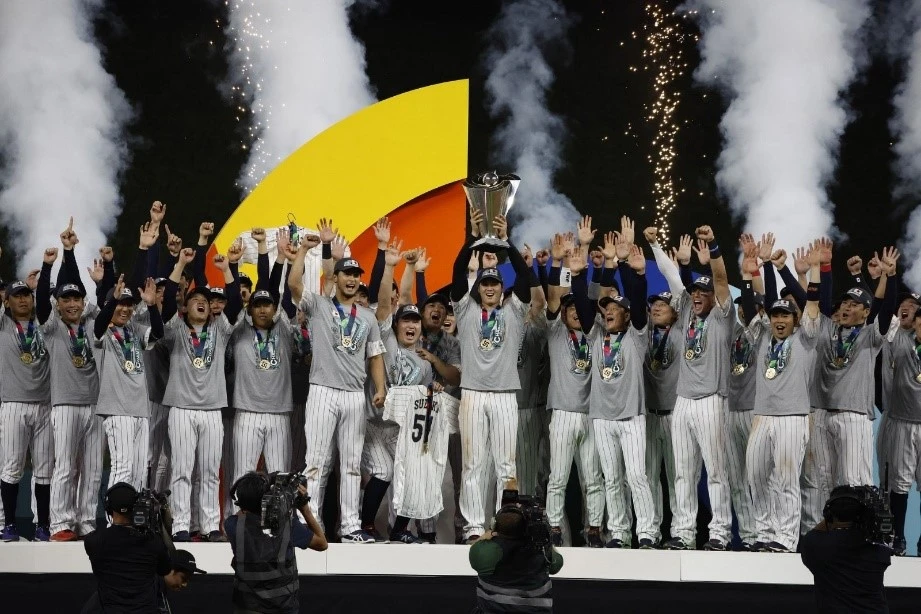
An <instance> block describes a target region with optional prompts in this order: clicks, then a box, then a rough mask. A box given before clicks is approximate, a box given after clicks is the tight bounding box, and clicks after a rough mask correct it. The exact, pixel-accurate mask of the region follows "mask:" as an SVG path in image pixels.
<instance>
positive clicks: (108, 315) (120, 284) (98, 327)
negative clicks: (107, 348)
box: [93, 275, 125, 339]
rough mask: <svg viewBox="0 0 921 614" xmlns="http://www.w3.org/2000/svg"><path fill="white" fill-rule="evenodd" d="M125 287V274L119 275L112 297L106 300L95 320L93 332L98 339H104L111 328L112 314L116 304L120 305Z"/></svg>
mask: <svg viewBox="0 0 921 614" xmlns="http://www.w3.org/2000/svg"><path fill="white" fill-rule="evenodd" d="M124 288H125V276H124V275H119V277H118V281H116V282H115V286H114V287H113V291H112V298H111V299H109V300H108V301H105V304H104V305H103V306H102V309H100V310H99V314H98V315H97V316H96V320H95V321H94V322H93V334H94V335H95V336H96V338H97V339H102V336H103V335H105V334H106V330H107V329H108V328H109V324H111V323H112V316H113V315H115V306H116V305H118V297H119V296H121V293H122V290H123V289H124Z"/></svg>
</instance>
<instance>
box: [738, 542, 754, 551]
mask: <svg viewBox="0 0 921 614" xmlns="http://www.w3.org/2000/svg"><path fill="white" fill-rule="evenodd" d="M752 548H754V545H753V544H750V543H748V542H742V544H741V545H740V546H739V552H751V551H752Z"/></svg>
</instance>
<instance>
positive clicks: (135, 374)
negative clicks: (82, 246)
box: [93, 276, 163, 488]
mask: <svg viewBox="0 0 921 614" xmlns="http://www.w3.org/2000/svg"><path fill="white" fill-rule="evenodd" d="M140 297H141V299H142V300H143V301H144V302H145V303H146V304H147V311H148V312H149V318H150V326H144V325H141V324H139V323H137V322H134V321H132V316H133V314H134V294H133V293H132V292H131V291H130V290H128V288H126V287H125V282H124V277H123V276H122V277H119V279H118V282H117V283H116V285H115V288H113V289H112V294H111V296H110V297H109V299H108V300H107V301H106V303H105V305H104V306H103V308H102V309H101V310H100V312H99V315H98V316H97V318H96V321H95V323H94V324H93V335H94V341H93V347H94V350H95V355H96V359H97V363H98V366H97V368H98V369H99V400H98V401H97V402H96V415H97V416H101V417H102V419H103V420H102V427H103V431H104V432H105V435H106V440H107V442H108V446H109V457H110V458H111V461H112V466H111V469H110V472H109V482H110V483H111V484H116V483H118V482H127V483H129V484H131V485H132V486H134V487H135V488H142V487H143V485H144V483H145V481H146V479H147V450H148V445H149V423H148V420H149V418H150V414H149V407H148V405H147V403H143V402H141V403H139V402H138V399H141V400H143V399H146V398H147V378H146V376H145V375H144V370H145V368H146V365H145V363H144V358H143V355H144V351H145V350H147V349H149V348H150V347H151V346H152V345H153V344H154V343H156V341H157V340H158V339H160V338H161V337H162V336H163V321H162V319H161V318H160V312H159V310H158V309H157V306H156V300H157V290H156V285H155V284H154V281H153V279H150V280H149V281H148V283H147V285H146V286H145V288H144V290H143V291H142V292H141V293H140Z"/></svg>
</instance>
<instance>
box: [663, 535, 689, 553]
mask: <svg viewBox="0 0 921 614" xmlns="http://www.w3.org/2000/svg"><path fill="white" fill-rule="evenodd" d="M662 547H663V548H664V549H665V550H688V545H687V544H686V543H684V542H683V541H681V538H680V537H673V538H671V539H670V540H668V541H667V542H665V543H664V544H662Z"/></svg>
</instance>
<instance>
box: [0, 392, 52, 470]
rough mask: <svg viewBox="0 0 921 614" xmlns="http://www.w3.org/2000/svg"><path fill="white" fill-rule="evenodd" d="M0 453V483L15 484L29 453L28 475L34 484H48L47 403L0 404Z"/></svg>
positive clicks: (49, 451)
mask: <svg viewBox="0 0 921 614" xmlns="http://www.w3.org/2000/svg"><path fill="white" fill-rule="evenodd" d="M0 439H2V441H0V451H2V452H3V469H2V471H0V480H3V481H4V482H6V483H7V484H18V483H19V481H20V480H21V479H22V474H23V471H24V470H25V465H26V455H27V454H28V453H29V451H30V450H31V455H32V475H33V480H34V482H35V483H36V484H43V485H44V484H50V483H51V475H52V472H53V470H54V433H53V431H52V429H51V405H49V404H48V403H16V402H9V403H2V404H0Z"/></svg>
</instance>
